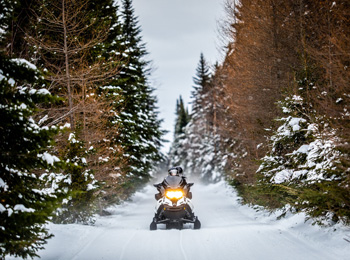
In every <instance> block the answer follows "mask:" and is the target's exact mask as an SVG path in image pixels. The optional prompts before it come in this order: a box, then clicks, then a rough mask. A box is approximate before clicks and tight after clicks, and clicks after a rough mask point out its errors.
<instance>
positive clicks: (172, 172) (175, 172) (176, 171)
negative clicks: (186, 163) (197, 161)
mask: <svg viewBox="0 0 350 260" xmlns="http://www.w3.org/2000/svg"><path fill="white" fill-rule="evenodd" d="M168 174H169V176H179V177H181V179H182V186H183V187H185V186H187V181H186V177H185V176H183V170H182V168H181V167H180V166H175V167H171V168H170V169H169V170H168ZM155 185H158V186H163V187H164V188H165V187H166V184H165V179H164V180H163V181H162V182H161V183H159V184H155ZM160 197H161V192H160V191H159V193H158V194H156V199H157V198H160Z"/></svg>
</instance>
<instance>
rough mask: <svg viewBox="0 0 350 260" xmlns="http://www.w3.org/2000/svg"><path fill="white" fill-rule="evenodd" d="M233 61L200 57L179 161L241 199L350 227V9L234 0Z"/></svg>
mask: <svg viewBox="0 0 350 260" xmlns="http://www.w3.org/2000/svg"><path fill="white" fill-rule="evenodd" d="M225 11H226V17H225V18H224V19H222V21H221V22H220V38H221V39H222V42H223V43H225V44H223V50H224V53H225V55H224V59H223V61H222V62H221V63H219V62H218V63H217V64H214V65H210V64H208V62H207V61H206V59H205V57H204V55H203V54H202V55H201V56H200V60H199V63H198V67H197V72H196V75H195V77H194V88H193V93H192V96H193V103H192V106H193V110H192V112H191V113H190V114H189V113H188V112H187V110H186V106H185V105H184V104H183V101H182V99H181V97H180V99H179V100H178V105H177V109H176V111H177V121H176V129H175V137H174V138H175V139H174V143H173V145H172V148H171V152H170V160H172V162H173V164H182V165H184V166H185V168H186V169H190V172H193V173H195V174H197V175H199V176H201V178H203V179H205V180H207V181H209V182H210V181H217V180H219V179H221V178H224V179H226V180H227V182H229V183H230V184H231V185H233V186H234V187H235V188H236V189H237V191H238V193H239V195H240V196H241V199H242V203H245V204H250V205H260V206H263V207H265V208H267V209H270V210H272V211H273V210H276V209H283V211H284V213H283V214H282V215H284V214H286V213H287V212H301V211H302V212H306V213H307V215H308V216H309V217H310V218H313V219H314V221H315V222H316V223H320V224H325V223H339V222H341V223H346V224H349V221H350V204H349V197H350V186H349V185H350V172H349V171H350V168H349V165H350V164H349V163H350V161H349V159H350V158H349V151H350V150H349V149H350V146H349V141H350V139H349V138H350V131H349V130H350V128H349V127H350V124H349V123H350V121H349V119H350V111H349V104H350V103H349V101H350V100H349V98H350V95H349V94H350V85H349V82H350V81H349V80H350V71H349V64H350V63H349V62H350V59H349V57H350V56H349V54H350V45H349V42H350V41H349V40H350V38H349V37H350V20H349V19H350V3H349V2H348V1H328V0H322V1H318V0H311V1H308V0H298V1H294V0H293V1H292V0H290V1H289V0H287V1H285V0H267V1H265V0H264V1H260V0H241V1H231V0H229V1H226V2H225Z"/></svg>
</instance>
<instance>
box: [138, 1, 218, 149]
mask: <svg viewBox="0 0 350 260" xmlns="http://www.w3.org/2000/svg"><path fill="white" fill-rule="evenodd" d="M133 4H134V9H135V14H136V16H138V20H139V25H140V26H141V28H142V37H143V41H144V42H145V43H146V48H147V50H148V52H149V53H150V55H149V57H148V58H149V59H151V60H152V61H153V66H152V67H153V68H154V71H153V72H152V76H151V78H150V79H151V82H152V85H153V86H155V88H156V91H155V95H156V96H157V98H158V107H159V111H160V117H161V118H162V119H164V123H163V129H166V130H168V131H170V132H169V134H167V135H166V136H165V138H166V139H168V140H169V141H172V138H173V128H174V124H175V106H176V99H177V98H178V97H179V96H180V95H182V97H183V99H184V102H185V103H186V104H187V103H188V102H190V96H191V91H192V86H193V79H192V78H193V77H194V76H195V72H196V67H197V65H198V62H199V56H200V53H201V52H203V54H204V57H205V58H206V59H207V60H208V61H209V62H210V64H214V63H215V62H216V61H217V60H220V52H219V51H218V48H219V40H218V33H217V31H218V29H217V21H218V20H220V19H222V17H223V0H134V1H133ZM169 146H170V143H168V144H165V147H164V148H163V152H167V151H168V149H169Z"/></svg>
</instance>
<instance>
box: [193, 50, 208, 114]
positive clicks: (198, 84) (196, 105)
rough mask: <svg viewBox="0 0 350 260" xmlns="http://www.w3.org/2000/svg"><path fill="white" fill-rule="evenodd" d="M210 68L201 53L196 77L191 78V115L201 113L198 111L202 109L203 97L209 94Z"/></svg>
mask: <svg viewBox="0 0 350 260" xmlns="http://www.w3.org/2000/svg"><path fill="white" fill-rule="evenodd" d="M210 77H211V74H210V67H209V65H208V63H207V61H206V60H205V58H204V55H203V53H201V55H200V59H199V63H198V66H197V69H196V76H195V77H194V78H193V82H194V84H195V85H194V86H193V89H194V90H193V91H192V98H193V108H192V113H193V114H196V113H201V112H200V111H199V110H201V109H203V108H204V106H205V105H204V103H203V102H204V95H205V94H207V93H208V92H209V88H210Z"/></svg>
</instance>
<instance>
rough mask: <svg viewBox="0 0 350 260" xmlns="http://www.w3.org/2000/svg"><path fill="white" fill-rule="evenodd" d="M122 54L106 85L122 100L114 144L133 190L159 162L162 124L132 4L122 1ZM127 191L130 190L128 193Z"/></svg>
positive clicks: (120, 37) (119, 105) (116, 105)
mask: <svg viewBox="0 0 350 260" xmlns="http://www.w3.org/2000/svg"><path fill="white" fill-rule="evenodd" d="M121 18H122V25H121V31H122V34H121V36H120V35H119V36H117V37H118V39H119V40H121V45H122V46H121V49H120V50H118V51H120V53H121V57H122V61H123V64H122V66H121V69H120V73H119V74H118V75H116V77H115V78H114V80H113V81H112V82H111V83H110V84H109V85H110V86H116V87H118V89H119V90H120V92H119V93H120V94H121V98H120V99H119V101H118V102H115V104H114V107H115V110H116V111H121V113H120V114H119V115H118V116H117V117H116V120H117V123H118V125H119V129H120V132H119V134H118V136H115V138H114V140H115V142H116V143H118V144H120V145H121V146H122V149H123V152H124V159H125V160H126V161H127V165H125V167H124V169H123V170H124V171H125V172H128V176H127V177H128V178H127V179H125V185H126V186H127V187H128V186H130V187H132V186H134V185H135V184H137V183H144V182H146V181H147V180H148V179H149V177H150V170H152V168H153V166H154V164H155V163H156V162H158V161H159V160H161V154H160V152H159V148H160V144H161V136H162V134H163V132H162V131H161V130H160V123H161V121H160V120H159V119H158V118H157V117H158V112H157V107H156V98H155V97H154V96H153V89H152V88H151V87H150V85H149V82H148V76H149V62H148V61H146V60H145V55H146V54H147V51H146V49H145V45H144V44H143V43H142V38H141V36H140V34H141V29H140V27H139V26H138V21H137V18H136V17H135V15H134V9H133V7H132V1H130V0H124V1H122V11H121ZM129 191H130V190H129Z"/></svg>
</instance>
